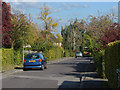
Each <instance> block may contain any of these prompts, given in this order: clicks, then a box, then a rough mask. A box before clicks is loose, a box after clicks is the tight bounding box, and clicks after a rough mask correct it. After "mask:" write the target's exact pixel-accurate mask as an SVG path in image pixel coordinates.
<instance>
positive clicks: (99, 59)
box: [93, 50, 105, 78]
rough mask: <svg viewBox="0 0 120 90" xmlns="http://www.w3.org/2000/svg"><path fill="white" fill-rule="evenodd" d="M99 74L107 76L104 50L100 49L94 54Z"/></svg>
mask: <svg viewBox="0 0 120 90" xmlns="http://www.w3.org/2000/svg"><path fill="white" fill-rule="evenodd" d="M93 57H94V61H95V65H96V70H97V73H98V76H100V77H103V78H105V75H104V72H105V71H104V70H105V69H104V50H100V51H99V52H97V53H94V55H93Z"/></svg>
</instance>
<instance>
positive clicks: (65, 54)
mask: <svg viewBox="0 0 120 90" xmlns="http://www.w3.org/2000/svg"><path fill="white" fill-rule="evenodd" d="M64 57H70V52H69V50H67V49H66V50H65V52H64Z"/></svg>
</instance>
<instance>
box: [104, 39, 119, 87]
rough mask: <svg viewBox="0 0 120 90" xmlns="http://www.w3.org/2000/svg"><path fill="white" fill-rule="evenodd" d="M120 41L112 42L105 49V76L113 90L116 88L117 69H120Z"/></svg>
mask: <svg viewBox="0 0 120 90" xmlns="http://www.w3.org/2000/svg"><path fill="white" fill-rule="evenodd" d="M119 54H120V41H116V42H111V43H109V44H108V45H107V46H106V48H105V74H106V77H107V78H108V84H109V86H110V87H111V88H116V86H117V82H116V81H117V77H116V69H117V68H120V55H119Z"/></svg>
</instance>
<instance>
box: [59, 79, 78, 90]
mask: <svg viewBox="0 0 120 90" xmlns="http://www.w3.org/2000/svg"><path fill="white" fill-rule="evenodd" d="M79 86H80V82H76V81H64V82H63V83H62V84H61V85H60V86H59V88H58V90H79Z"/></svg>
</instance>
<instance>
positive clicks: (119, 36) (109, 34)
mask: <svg viewBox="0 0 120 90" xmlns="http://www.w3.org/2000/svg"><path fill="white" fill-rule="evenodd" d="M99 40H101V42H102V43H103V45H104V46H106V45H107V44H108V43H110V42H114V41H116V40H120V27H119V25H118V24H117V23H114V24H113V25H112V26H110V28H108V29H107V30H106V32H105V33H104V36H103V37H100V39H99Z"/></svg>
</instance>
